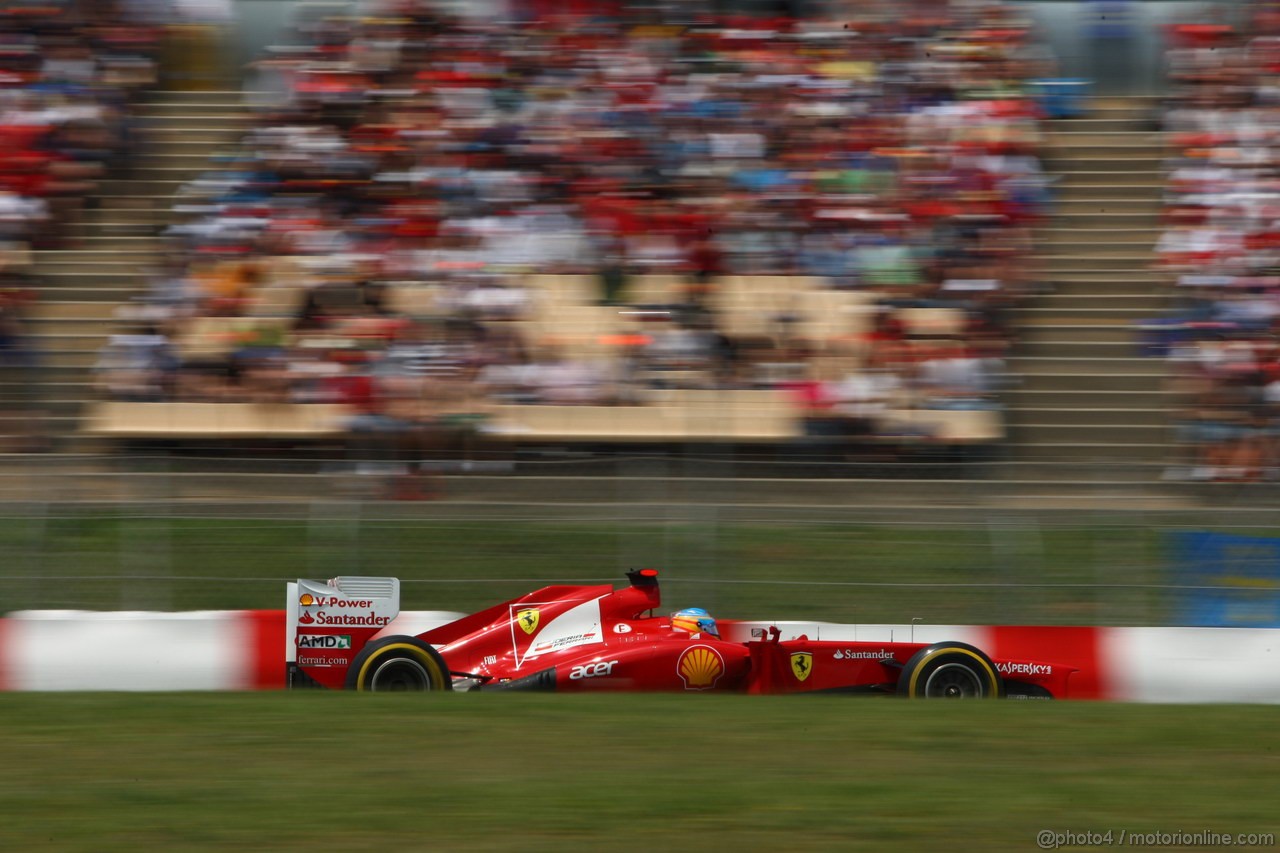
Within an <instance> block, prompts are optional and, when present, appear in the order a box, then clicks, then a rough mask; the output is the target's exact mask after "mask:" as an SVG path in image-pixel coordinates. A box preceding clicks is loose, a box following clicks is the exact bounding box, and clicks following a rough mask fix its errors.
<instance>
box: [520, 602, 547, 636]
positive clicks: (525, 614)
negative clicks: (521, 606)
mask: <svg viewBox="0 0 1280 853" xmlns="http://www.w3.org/2000/svg"><path fill="white" fill-rule="evenodd" d="M540 617H541V614H540V613H539V612H538V610H537V608H533V607H531V608H529V609H527V610H520V611H517V612H516V621H517V622H519V623H520V627H521V628H522V629H523V630H524V632H525V633H526V634H532V633H533V632H534V631H536V630H538V619H539V618H540Z"/></svg>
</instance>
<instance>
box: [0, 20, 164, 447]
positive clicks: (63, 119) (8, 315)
mask: <svg viewBox="0 0 1280 853" xmlns="http://www.w3.org/2000/svg"><path fill="white" fill-rule="evenodd" d="M128 5H129V6H130V8H126V5H124V4H121V3H118V2H114V1H113V0H93V2H89V0H53V2H46V3H40V4H18V3H5V4H3V8H0V371H3V373H2V375H3V376H4V377H5V379H6V382H5V384H4V388H3V389H2V390H0V408H3V409H5V410H6V411H7V412H8V413H10V414H11V415H13V417H11V418H10V419H9V420H10V423H9V424H6V425H4V426H0V446H2V447H5V448H11V447H17V448H21V449H35V448H39V447H42V446H44V445H45V439H43V438H41V437H40V436H39V430H38V427H37V425H36V423H35V421H34V410H33V409H32V406H33V403H32V400H31V398H32V397H33V395H32V394H31V391H30V387H29V379H30V377H29V375H28V372H29V370H30V369H31V368H32V367H33V366H34V364H35V351H34V348H33V347H32V345H31V341H30V335H29V332H28V328H27V316H28V314H29V312H30V307H31V305H32V304H33V303H34V302H35V301H36V300H37V299H38V298H39V294H40V287H39V281H38V279H37V278H35V277H34V276H33V271H32V263H33V255H32V250H39V249H57V248H75V247H76V240H75V237H74V230H73V228H72V226H73V225H74V224H75V223H76V222H78V221H79V220H81V219H82V217H83V216H84V215H85V211H86V209H87V208H88V207H90V206H92V205H93V204H94V197H95V194H96V193H97V191H98V189H99V186H100V182H101V181H102V180H103V179H104V178H108V177H112V176H116V177H119V176H122V175H124V174H126V173H127V170H128V166H129V156H128V155H129V153H130V150H131V146H130V142H131V139H132V134H131V130H132V121H133V112H134V111H133V109H132V102H133V100H134V98H135V96H136V95H137V93H139V92H141V91H143V90H144V89H146V88H148V87H150V86H152V85H154V84H155V83H156V79H157V73H156V70H157V59H156V56H157V51H158V47H159V44H160V41H161V39H160V36H161V32H162V31H161V30H160V29H159V27H158V26H157V25H156V22H155V21H154V20H153V19H152V18H151V17H150V16H149V15H144V17H145V20H140V19H139V18H138V17H137V16H136V15H135V13H136V12H139V11H140V10H141V6H142V4H139V3H137V2H135V3H133V4H128ZM15 426H17V427H19V430H18V434H17V435H16V436H15V435H13V433H14V427H15Z"/></svg>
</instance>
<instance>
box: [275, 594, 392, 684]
mask: <svg viewBox="0 0 1280 853" xmlns="http://www.w3.org/2000/svg"><path fill="white" fill-rule="evenodd" d="M286 588H287V592H286V599H285V632H284V633H285V640H284V659H285V669H286V672H287V673H288V675H287V678H288V684H289V686H295V683H296V682H298V681H299V679H298V678H297V677H296V676H297V673H298V671H299V668H300V667H301V668H309V667H318V668H323V669H334V670H342V671H345V670H346V668H347V667H348V666H349V665H350V663H351V660H352V658H354V657H355V655H356V653H357V652H359V650H360V649H362V648H363V647H364V646H365V644H366V643H368V642H369V640H370V639H371V638H372V637H373V636H374V635H376V634H377V633H378V632H380V631H382V630H383V629H384V628H386V627H387V626H388V625H390V624H391V622H392V621H393V620H394V619H395V618H396V616H398V615H399V614H400V581H399V580H398V579H396V578H365V577H340V578H334V579H333V580H330V581H315V580H299V581H297V582H295V583H290V584H287V587H286ZM300 658H304V659H300Z"/></svg>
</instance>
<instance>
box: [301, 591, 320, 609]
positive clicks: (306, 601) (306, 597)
mask: <svg viewBox="0 0 1280 853" xmlns="http://www.w3.org/2000/svg"><path fill="white" fill-rule="evenodd" d="M298 603H299V604H301V605H302V606H303V607H310V606H311V605H313V604H315V603H316V600H315V598H314V597H313V596H312V595H311V593H309V592H304V593H303V594H302V597H301V598H299V599H298Z"/></svg>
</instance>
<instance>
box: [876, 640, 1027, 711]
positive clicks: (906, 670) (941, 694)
mask: <svg viewBox="0 0 1280 853" xmlns="http://www.w3.org/2000/svg"><path fill="white" fill-rule="evenodd" d="M898 695H899V696H905V697H906V698H908V699H999V698H1001V697H1003V696H1004V680H1003V679H1002V678H1001V677H1000V673H999V672H998V671H997V670H996V666H995V664H994V663H992V662H991V658H989V657H987V656H986V655H985V654H983V652H982V650H981V649H976V648H974V647H973V646H970V645H968V644H966V643H938V644H937V645H933V646H929V647H928V648H924V649H921V650H920V651H918V652H916V653H915V654H914V655H912V656H911V660H909V661H907V663H906V665H905V666H904V667H902V674H901V675H899V676H898Z"/></svg>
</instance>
